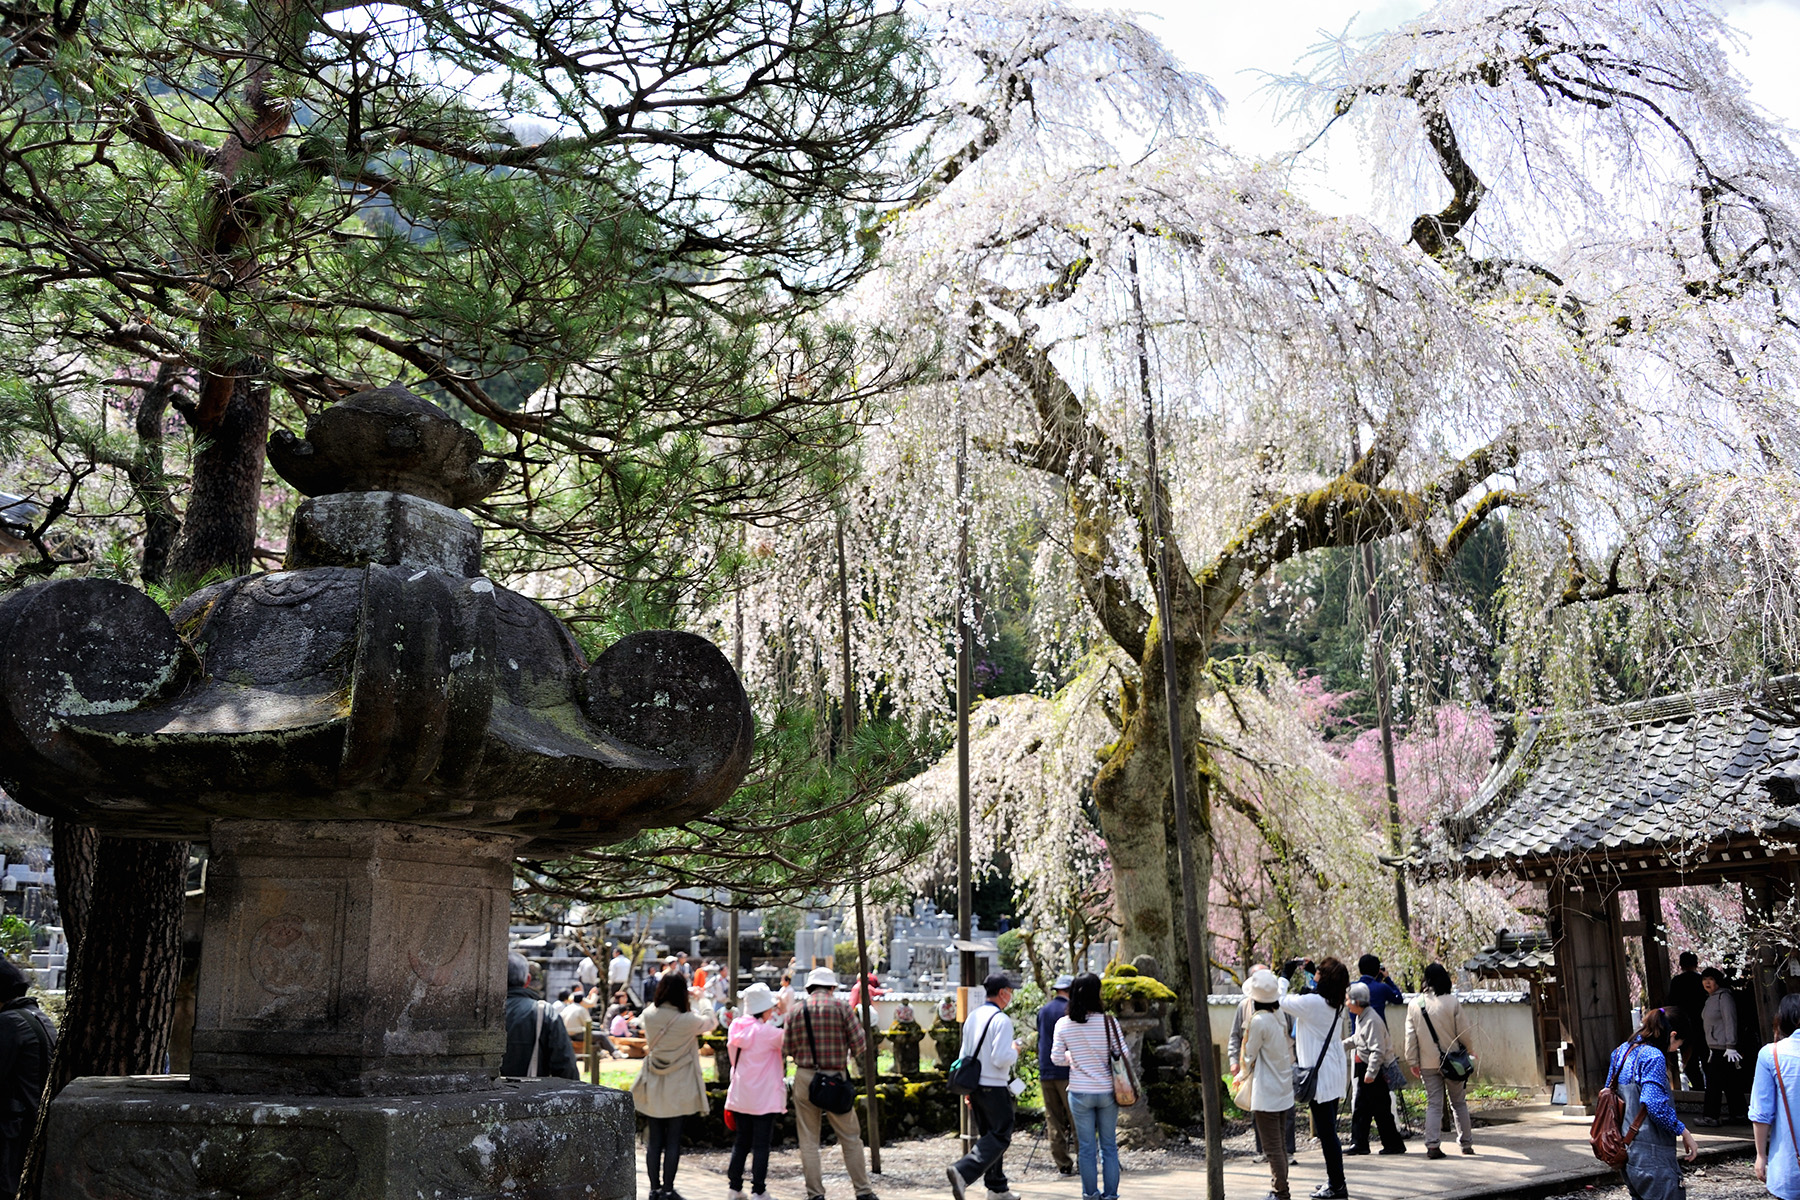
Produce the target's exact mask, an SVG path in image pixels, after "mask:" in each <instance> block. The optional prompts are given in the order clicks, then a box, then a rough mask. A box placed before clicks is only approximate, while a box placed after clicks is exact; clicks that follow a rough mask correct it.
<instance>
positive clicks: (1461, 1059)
mask: <svg viewBox="0 0 1800 1200" xmlns="http://www.w3.org/2000/svg"><path fill="white" fill-rule="evenodd" d="M1419 1015H1420V1016H1421V1017H1424V1018H1425V1028H1427V1029H1429V1030H1431V1044H1432V1045H1434V1046H1436V1047H1437V1049H1438V1070H1440V1071H1442V1072H1443V1073H1444V1078H1446V1079H1457V1080H1462V1079H1467V1078H1468V1077H1469V1076H1471V1075H1473V1074H1474V1073H1475V1060H1474V1059H1473V1058H1471V1057H1470V1056H1469V1052H1468V1051H1467V1050H1466V1049H1464V1048H1463V1044H1462V1039H1461V1038H1458V1039H1457V1040H1456V1042H1455V1043H1454V1044H1453V1045H1452V1046H1451V1048H1450V1049H1448V1050H1446V1049H1444V1042H1443V1039H1442V1038H1440V1037H1438V1032H1437V1026H1436V1025H1433V1024H1432V1023H1431V1014H1430V1013H1428V1012H1426V1011H1425V1000H1424V998H1423V997H1420V999H1419Z"/></svg>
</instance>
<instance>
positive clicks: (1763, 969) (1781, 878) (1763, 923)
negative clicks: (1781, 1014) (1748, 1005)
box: [1740, 861, 1800, 1042]
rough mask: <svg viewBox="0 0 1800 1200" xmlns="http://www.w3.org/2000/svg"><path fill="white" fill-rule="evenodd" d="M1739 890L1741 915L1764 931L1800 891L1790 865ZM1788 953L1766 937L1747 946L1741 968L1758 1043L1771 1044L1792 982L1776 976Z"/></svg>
mask: <svg viewBox="0 0 1800 1200" xmlns="http://www.w3.org/2000/svg"><path fill="white" fill-rule="evenodd" d="M1741 886H1742V888H1743V896H1744V913H1745V915H1746V916H1754V917H1755V918H1757V919H1756V920H1755V921H1754V922H1752V925H1753V927H1759V928H1761V929H1764V930H1769V929H1772V928H1773V923H1772V918H1773V917H1774V915H1775V913H1776V911H1777V910H1778V909H1780V908H1782V907H1784V906H1785V905H1786V904H1787V902H1788V900H1789V898H1791V897H1792V896H1793V895H1794V894H1795V892H1796V891H1797V890H1800V883H1797V881H1796V867H1795V864H1794V863H1793V862H1791V861H1790V862H1786V863H1779V864H1774V865H1772V867H1771V869H1770V870H1769V872H1768V874H1767V875H1765V876H1763V877H1762V878H1759V879H1755V880H1749V879H1747V880H1744V881H1743V883H1742V885H1741ZM1792 949H1793V946H1792V945H1791V944H1779V943H1778V942H1776V941H1775V940H1774V939H1772V938H1770V937H1769V936H1768V935H1767V934H1764V935H1762V936H1759V937H1757V938H1755V939H1754V940H1753V942H1752V944H1751V947H1750V961H1749V962H1747V963H1746V964H1744V965H1745V968H1746V971H1745V973H1746V974H1747V975H1749V976H1750V994H1751V996H1753V997H1754V998H1755V1000H1756V1030H1757V1034H1758V1037H1757V1040H1758V1041H1764V1042H1766V1041H1772V1040H1774V1038H1775V1012H1776V1009H1777V1007H1778V1006H1779V1005H1780V1003H1781V997H1782V996H1783V995H1784V994H1786V992H1788V991H1789V990H1791V985H1792V984H1793V983H1794V982H1796V981H1794V980H1788V979H1783V978H1781V976H1780V974H1779V972H1780V969H1781V964H1782V963H1783V962H1785V961H1786V959H1787V956H1788V953H1789V952H1790V951H1791V950H1792ZM1740 1040H1744V1039H1740Z"/></svg>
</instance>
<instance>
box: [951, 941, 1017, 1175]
mask: <svg viewBox="0 0 1800 1200" xmlns="http://www.w3.org/2000/svg"><path fill="white" fill-rule="evenodd" d="M981 986H982V990H983V991H985V992H986V993H987V1003H985V1004H983V1005H982V1006H981V1007H980V1008H978V1009H976V1010H975V1011H974V1012H972V1013H970V1014H969V1019H968V1021H967V1022H965V1023H964V1025H963V1031H962V1049H961V1050H960V1051H959V1052H958V1055H957V1056H958V1057H959V1058H977V1059H979V1060H980V1061H981V1083H980V1085H979V1086H978V1087H976V1089H975V1090H974V1091H972V1092H970V1093H969V1094H968V1096H967V1097H966V1099H967V1102H968V1105H969V1112H970V1113H971V1114H972V1115H973V1116H974V1118H975V1131H976V1132H977V1133H978V1134H980V1137H979V1138H978V1139H977V1140H976V1142H975V1144H974V1146H972V1147H970V1149H969V1152H968V1153H967V1154H965V1155H963V1156H962V1158H961V1159H959V1160H957V1162H956V1163H955V1164H954V1165H952V1166H951V1167H949V1168H948V1169H947V1170H946V1172H945V1174H946V1175H948V1177H949V1179H950V1190H951V1192H953V1193H954V1194H955V1195H956V1200H963V1195H964V1192H965V1190H966V1189H967V1188H968V1185H969V1184H971V1183H974V1182H975V1181H976V1180H977V1179H981V1180H983V1181H984V1182H986V1184H987V1190H988V1198H989V1200H1016V1197H1014V1195H1013V1193H1012V1189H1011V1187H1009V1186H1008V1185H1007V1182H1006V1166H1005V1159H1006V1150H1007V1147H1009V1146H1011V1145H1012V1135H1013V1120H1014V1118H1015V1117H1016V1116H1017V1108H1016V1105H1015V1101H1014V1097H1015V1096H1016V1095H1017V1091H1015V1089H1014V1088H1013V1086H1012V1085H1013V1082H1014V1081H1013V1078H1012V1069H1013V1064H1014V1063H1016V1062H1018V1061H1019V1043H1018V1041H1017V1040H1016V1039H1015V1038H1014V1037H1013V1023H1012V1018H1011V1017H1009V1016H1007V1015H1006V1006H1007V1005H1009V1004H1011V1003H1012V998H1013V985H1012V980H1010V979H1008V978H1007V977H1006V976H1004V975H989V976H988V977H987V978H986V979H985V980H983V981H982V985H981ZM1018 1090H1019V1091H1022V1090H1023V1086H1022V1085H1021V1087H1020V1088H1019V1089H1018Z"/></svg>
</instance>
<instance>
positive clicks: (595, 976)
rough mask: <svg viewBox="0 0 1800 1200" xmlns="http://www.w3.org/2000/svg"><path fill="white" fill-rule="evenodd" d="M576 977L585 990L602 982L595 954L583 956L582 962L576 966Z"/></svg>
mask: <svg viewBox="0 0 1800 1200" xmlns="http://www.w3.org/2000/svg"><path fill="white" fill-rule="evenodd" d="M575 978H576V979H578V980H580V982H581V990H582V991H584V992H585V991H587V990H588V989H589V988H591V987H593V986H594V985H595V984H597V983H599V982H600V967H599V964H597V963H595V962H594V956H593V955H591V954H584V955H582V956H581V962H580V963H579V964H578V965H577V966H576V967H575Z"/></svg>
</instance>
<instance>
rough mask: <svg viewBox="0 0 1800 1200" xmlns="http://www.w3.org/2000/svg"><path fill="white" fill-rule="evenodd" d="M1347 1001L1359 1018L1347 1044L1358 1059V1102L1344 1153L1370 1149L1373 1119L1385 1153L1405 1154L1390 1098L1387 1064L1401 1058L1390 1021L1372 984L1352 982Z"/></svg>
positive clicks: (1365, 1152)
mask: <svg viewBox="0 0 1800 1200" xmlns="http://www.w3.org/2000/svg"><path fill="white" fill-rule="evenodd" d="M1344 1003H1345V1005H1346V1006H1348V1008H1349V1009H1350V1011H1351V1013H1352V1014H1354V1015H1355V1017H1356V1028H1355V1030H1354V1031H1353V1032H1352V1033H1351V1034H1350V1036H1349V1037H1347V1038H1345V1039H1344V1044H1345V1045H1347V1046H1349V1047H1350V1050H1351V1053H1352V1057H1353V1058H1354V1059H1355V1061H1356V1079H1357V1084H1356V1103H1355V1105H1354V1107H1352V1108H1351V1110H1350V1148H1349V1149H1348V1150H1346V1151H1344V1153H1345V1154H1367V1153H1368V1152H1369V1122H1370V1120H1371V1119H1373V1120H1374V1122H1375V1126H1376V1128H1377V1129H1378V1130H1380V1132H1381V1152H1382V1153H1383V1154H1405V1153H1406V1142H1405V1140H1404V1139H1403V1138H1401V1136H1400V1129H1399V1126H1397V1125H1396V1124H1395V1123H1394V1108H1393V1103H1392V1101H1391V1100H1390V1099H1389V1097H1390V1096H1391V1095H1392V1093H1391V1092H1390V1091H1389V1090H1388V1080H1387V1065H1388V1064H1389V1063H1391V1062H1393V1061H1395V1060H1396V1059H1397V1058H1398V1055H1396V1054H1395V1053H1394V1047H1393V1041H1392V1040H1391V1039H1390V1038H1389V1036H1388V1026H1387V1020H1386V1018H1384V1017H1383V1016H1382V1015H1381V1013H1380V1011H1379V1010H1377V1009H1376V1007H1375V1005H1374V1002H1373V1000H1372V999H1371V998H1370V995H1369V985H1368V984H1366V983H1362V982H1360V981H1358V982H1356V983H1353V984H1351V985H1350V991H1349V992H1348V993H1347V994H1346V995H1345V999H1344Z"/></svg>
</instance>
